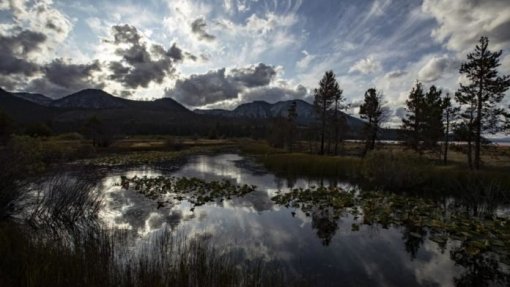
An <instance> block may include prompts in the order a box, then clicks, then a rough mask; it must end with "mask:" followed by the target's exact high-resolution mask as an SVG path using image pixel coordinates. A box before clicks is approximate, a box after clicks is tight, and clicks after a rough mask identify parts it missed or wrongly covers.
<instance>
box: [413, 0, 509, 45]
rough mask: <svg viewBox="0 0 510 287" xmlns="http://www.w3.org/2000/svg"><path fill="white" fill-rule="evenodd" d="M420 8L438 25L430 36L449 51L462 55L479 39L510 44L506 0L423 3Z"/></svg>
mask: <svg viewBox="0 0 510 287" xmlns="http://www.w3.org/2000/svg"><path fill="white" fill-rule="evenodd" d="M422 9H423V11H424V12H425V13H427V14H430V15H432V16H433V17H434V18H435V19H436V21H437V23H438V24H439V26H438V27H437V28H435V29H433V30H432V33H431V35H432V36H433V37H434V39H436V40H437V41H439V42H440V43H445V44H446V47H447V48H448V49H450V50H453V51H460V52H465V51H466V49H470V48H471V47H473V44H474V43H475V42H476V41H478V39H480V37H481V36H488V37H489V39H491V41H492V43H494V44H503V43H509V42H510V17H509V15H510V5H509V3H508V0H483V1H482V0H458V1H450V0H424V1H423V6H422ZM499 47H501V46H499Z"/></svg>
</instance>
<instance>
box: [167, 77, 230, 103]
mask: <svg viewBox="0 0 510 287" xmlns="http://www.w3.org/2000/svg"><path fill="white" fill-rule="evenodd" d="M238 93H239V88H238V87H237V85H235V84H233V83H232V81H230V80H229V79H228V78H227V76H226V75H225V68H223V69H219V70H216V71H209V72H207V73H206V74H201V75H191V76H190V77H189V78H187V79H179V80H177V82H176V83H175V87H174V88H173V89H171V90H166V91H165V94H166V96H169V97H172V98H174V99H176V100H177V101H179V102H180V103H183V104H186V105H189V106H202V105H206V104H210V103H216V102H220V101H223V100H227V99H234V98H237V94H238Z"/></svg>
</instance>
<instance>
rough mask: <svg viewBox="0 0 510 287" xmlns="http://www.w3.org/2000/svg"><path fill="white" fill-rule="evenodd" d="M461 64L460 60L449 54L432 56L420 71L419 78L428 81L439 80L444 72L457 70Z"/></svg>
mask: <svg viewBox="0 0 510 287" xmlns="http://www.w3.org/2000/svg"><path fill="white" fill-rule="evenodd" d="M459 66H460V63H459V62H458V61H455V60H452V59H450V58H449V57H448V56H441V57H432V58H431V59H430V60H429V61H428V62H427V63H426V64H425V65H424V66H423V68H421V69H420V71H419V72H418V80H420V81H423V82H426V83H427V82H434V81H437V80H438V79H439V78H441V76H442V75H443V74H444V73H449V72H452V71H457V70H458V68H459Z"/></svg>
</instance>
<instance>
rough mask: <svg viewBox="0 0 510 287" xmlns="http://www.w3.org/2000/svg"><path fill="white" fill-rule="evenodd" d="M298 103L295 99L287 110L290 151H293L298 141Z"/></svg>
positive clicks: (288, 145)
mask: <svg viewBox="0 0 510 287" xmlns="http://www.w3.org/2000/svg"><path fill="white" fill-rule="evenodd" d="M297 116H298V114H297V103H296V102H295V101H294V102H292V103H291V104H290V106H289V108H288V110H287V122H288V128H287V149H288V150H289V151H292V150H293V148H294V144H295V141H296V137H297V136H296V132H297V127H296V119H297Z"/></svg>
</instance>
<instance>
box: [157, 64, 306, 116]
mask: <svg viewBox="0 0 510 287" xmlns="http://www.w3.org/2000/svg"><path fill="white" fill-rule="evenodd" d="M275 75H276V71H275V69H274V67H272V66H268V65H265V64H263V63H260V64H258V65H256V66H250V67H245V68H235V69H232V70H231V71H230V72H229V73H226V69H225V68H223V69H219V70H214V71H209V72H207V73H206V74H200V75H191V76H190V77H188V78H185V79H179V80H177V82H176V83H175V87H174V88H173V89H167V90H166V96H169V97H172V98H174V99H176V100H178V101H179V102H181V103H183V104H186V105H189V106H195V107H197V106H203V105H207V104H213V103H217V102H221V101H224V100H228V99H236V98H238V97H239V94H240V93H241V92H243V93H245V94H246V98H250V99H265V100H272V99H277V100H281V99H283V98H282V97H285V96H286V95H288V96H289V98H296V97H302V95H304V94H306V89H305V88H304V87H302V86H300V88H299V89H297V90H292V89H284V88H273V87H268V85H269V84H270V83H271V81H272V80H273V79H274V77H275ZM303 90H304V93H303ZM243 98H244V97H243Z"/></svg>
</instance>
